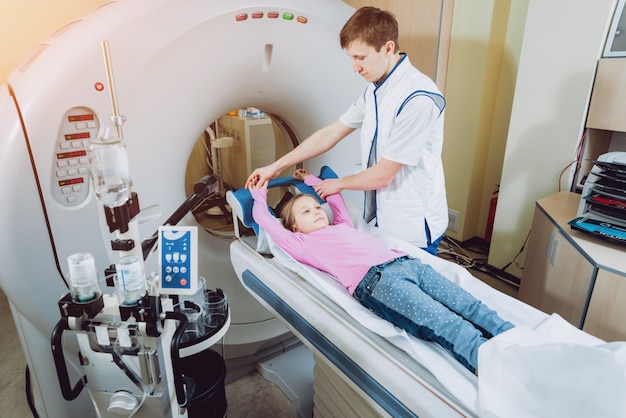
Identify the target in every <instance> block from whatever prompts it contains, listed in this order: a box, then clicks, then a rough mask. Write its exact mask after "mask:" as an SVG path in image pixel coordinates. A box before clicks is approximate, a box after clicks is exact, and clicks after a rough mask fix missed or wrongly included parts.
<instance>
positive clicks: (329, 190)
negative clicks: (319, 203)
mask: <svg viewBox="0 0 626 418" xmlns="http://www.w3.org/2000/svg"><path fill="white" fill-rule="evenodd" d="M339 180H340V179H326V180H322V181H321V182H319V183H317V184H316V185H315V186H314V189H315V192H316V193H317V194H318V196H319V197H321V198H322V199H324V200H326V198H327V197H328V196H330V195H333V194H337V193H339V192H341V190H343V189H342V188H341V186H340V181H339Z"/></svg>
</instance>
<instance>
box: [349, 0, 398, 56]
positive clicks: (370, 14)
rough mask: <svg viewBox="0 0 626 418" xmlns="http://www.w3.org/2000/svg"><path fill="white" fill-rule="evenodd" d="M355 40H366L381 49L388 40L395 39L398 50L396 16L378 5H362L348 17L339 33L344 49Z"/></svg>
mask: <svg viewBox="0 0 626 418" xmlns="http://www.w3.org/2000/svg"><path fill="white" fill-rule="evenodd" d="M354 41H361V42H364V43H365V44H367V45H369V46H371V47H374V49H376V51H380V49H381V48H382V47H383V46H384V45H385V43H386V42H387V41H393V42H394V43H395V45H396V47H395V50H394V52H398V48H399V46H398V21H397V20H396V17H395V16H394V15H393V13H391V12H389V11H387V10H381V9H379V8H377V7H372V6H366V7H361V8H360V9H358V10H357V11H356V12H354V14H353V15H352V16H351V17H350V19H348V21H347V22H346V24H345V25H344V26H343V28H342V29H341V32H340V33H339V43H340V44H341V48H342V49H346V48H347V47H348V46H350V44H351V43H352V42H354Z"/></svg>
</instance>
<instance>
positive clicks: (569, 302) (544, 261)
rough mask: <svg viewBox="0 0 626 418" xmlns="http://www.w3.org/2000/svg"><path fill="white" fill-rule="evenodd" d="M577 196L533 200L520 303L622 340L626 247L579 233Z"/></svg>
mask: <svg viewBox="0 0 626 418" xmlns="http://www.w3.org/2000/svg"><path fill="white" fill-rule="evenodd" d="M579 202H580V195H579V194H576V193H570V192H560V193H557V194H555V195H552V196H548V197H546V198H544V199H540V200H539V201H537V204H536V207H535V214H534V217H533V224H532V229H531V233H530V238H529V240H528V244H527V245H528V249H527V253H526V262H525V265H524V272H523V274H522V281H521V283H520V289H519V293H518V298H519V299H520V300H522V301H524V302H526V303H528V304H529V305H532V306H534V307H536V308H538V309H540V310H542V311H544V312H546V313H548V314H552V313H558V314H559V315H561V316H562V317H563V318H564V319H566V320H567V321H569V322H570V323H571V324H573V325H575V326H577V327H579V328H582V329H583V330H584V331H586V332H589V333H590V334H592V335H595V336H597V337H599V338H602V339H604V340H607V341H616V340H620V341H622V340H623V341H626V321H624V317H626V247H624V246H622V245H619V244H612V243H610V242H608V241H605V240H602V239H601V238H596V237H594V236H591V235H588V234H585V233H583V232H580V231H576V230H572V229H571V228H570V227H569V225H568V222H569V221H570V220H572V219H574V218H575V217H576V212H577V210H578V204H579Z"/></svg>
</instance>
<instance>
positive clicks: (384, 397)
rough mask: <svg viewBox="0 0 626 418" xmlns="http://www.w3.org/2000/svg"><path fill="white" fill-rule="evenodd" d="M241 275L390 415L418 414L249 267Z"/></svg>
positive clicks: (248, 284)
mask: <svg viewBox="0 0 626 418" xmlns="http://www.w3.org/2000/svg"><path fill="white" fill-rule="evenodd" d="M241 276H242V280H243V282H244V283H245V285H246V286H248V287H249V288H250V289H251V290H252V291H254V292H255V293H256V294H257V295H259V296H260V297H261V298H263V300H264V301H265V302H267V303H268V304H269V305H270V306H271V307H272V308H273V309H274V310H275V311H276V312H277V313H278V314H279V315H280V316H281V317H283V318H284V319H285V320H286V321H287V322H289V323H290V324H291V325H292V326H293V327H294V328H295V329H296V330H297V331H298V332H299V333H301V334H302V335H303V336H304V337H305V338H306V339H307V340H309V341H310V342H311V343H312V344H313V345H314V346H315V348H317V349H318V350H319V351H320V352H321V353H322V354H323V355H324V356H326V357H327V358H328V359H330V361H332V362H333V364H334V365H335V366H337V367H338V368H339V370H341V371H342V372H343V373H344V374H345V375H346V376H348V377H349V378H350V380H352V381H353V382H354V383H356V385H357V386H358V387H360V388H361V389H362V390H363V391H364V392H365V393H367V394H368V395H369V396H370V397H371V398H372V399H374V401H376V403H378V404H379V405H380V406H381V407H382V408H383V409H384V410H385V411H387V412H388V413H389V414H390V415H391V416H393V417H417V415H415V413H414V412H412V411H411V410H409V409H408V408H407V407H406V406H405V405H404V404H403V403H402V402H400V401H399V400H398V399H397V398H396V397H395V396H393V395H392V394H391V393H390V392H389V391H388V390H387V389H385V388H384V387H383V386H382V385H381V384H380V383H378V382H377V381H376V380H374V378H372V376H370V375H369V374H367V372H366V371H365V370H363V369H362V368H361V367H359V366H358V365H357V364H356V363H355V362H354V361H352V359H351V358H350V357H348V356H346V355H345V353H344V352H343V351H341V350H340V349H339V348H337V346H335V345H334V344H333V343H332V342H330V340H328V338H326V337H325V336H324V335H322V334H321V333H320V332H319V331H318V330H317V329H316V328H315V327H313V326H312V325H311V324H310V323H309V322H307V321H306V320H305V319H304V318H303V317H302V316H300V314H298V313H297V312H296V311H295V310H294V309H293V308H292V307H291V306H289V305H287V304H286V303H285V302H284V301H283V300H282V299H281V298H280V297H278V295H276V293H274V292H273V291H272V290H271V289H270V288H269V287H267V286H266V285H265V284H264V283H262V282H261V281H260V280H259V278H258V277H256V276H255V275H254V274H253V273H252V272H251V271H250V270H245V271H244V272H243V274H242V275H241Z"/></svg>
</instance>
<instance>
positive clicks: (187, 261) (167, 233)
mask: <svg viewBox="0 0 626 418" xmlns="http://www.w3.org/2000/svg"><path fill="white" fill-rule="evenodd" d="M158 246H159V247H158V248H159V267H160V269H159V270H160V272H161V276H160V280H159V287H160V290H161V291H162V292H163V293H165V294H169V295H192V294H194V293H196V291H197V287H198V228H197V227H195V226H170V225H166V226H160V227H159V240H158Z"/></svg>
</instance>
